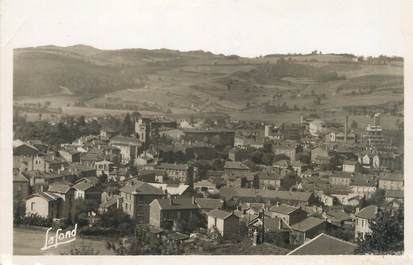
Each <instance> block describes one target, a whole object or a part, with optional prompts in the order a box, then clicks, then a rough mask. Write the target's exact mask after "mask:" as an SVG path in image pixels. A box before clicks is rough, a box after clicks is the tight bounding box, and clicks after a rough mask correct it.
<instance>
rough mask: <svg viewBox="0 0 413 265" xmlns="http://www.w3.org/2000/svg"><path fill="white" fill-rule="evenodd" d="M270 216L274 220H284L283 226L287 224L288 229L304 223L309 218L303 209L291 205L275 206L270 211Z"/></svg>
mask: <svg viewBox="0 0 413 265" xmlns="http://www.w3.org/2000/svg"><path fill="white" fill-rule="evenodd" d="M268 215H269V216H271V217H272V218H279V219H281V220H283V222H281V225H284V224H286V225H287V226H286V227H283V228H288V227H290V226H292V225H294V224H296V223H298V222H301V221H303V220H304V219H306V218H307V213H306V212H305V211H303V210H302V209H301V208H298V207H293V206H289V205H275V206H272V207H271V208H270V209H269V213H268Z"/></svg>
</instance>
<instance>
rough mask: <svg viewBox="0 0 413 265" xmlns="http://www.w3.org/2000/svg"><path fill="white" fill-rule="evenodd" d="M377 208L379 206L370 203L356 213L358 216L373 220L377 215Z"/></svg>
mask: <svg viewBox="0 0 413 265" xmlns="http://www.w3.org/2000/svg"><path fill="white" fill-rule="evenodd" d="M377 209H378V208H377V206H375V205H369V206H367V207H364V208H363V209H361V210H360V211H359V212H358V213H356V217H358V218H363V219H368V220H371V219H373V218H375V217H376V214H377Z"/></svg>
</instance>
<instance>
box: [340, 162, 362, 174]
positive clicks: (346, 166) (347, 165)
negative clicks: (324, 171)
mask: <svg viewBox="0 0 413 265" xmlns="http://www.w3.org/2000/svg"><path fill="white" fill-rule="evenodd" d="M357 170H358V169H357V161H351V160H344V161H343V172H346V173H355V172H356V171H357Z"/></svg>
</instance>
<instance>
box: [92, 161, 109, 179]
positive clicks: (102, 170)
mask: <svg viewBox="0 0 413 265" xmlns="http://www.w3.org/2000/svg"><path fill="white" fill-rule="evenodd" d="M94 167H95V169H96V175H97V176H98V177H99V176H101V175H106V176H109V173H110V172H111V171H112V168H113V163H112V162H110V161H107V160H102V161H97V162H96V163H95V164H94Z"/></svg>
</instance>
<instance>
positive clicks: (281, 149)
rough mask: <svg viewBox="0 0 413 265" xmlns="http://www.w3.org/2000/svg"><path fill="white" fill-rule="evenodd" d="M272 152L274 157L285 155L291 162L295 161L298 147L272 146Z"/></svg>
mask: <svg viewBox="0 0 413 265" xmlns="http://www.w3.org/2000/svg"><path fill="white" fill-rule="evenodd" d="M272 152H273V153H274V155H276V156H277V155H284V156H286V157H288V158H289V159H290V160H295V156H296V153H297V147H296V146H295V145H276V144H274V145H272Z"/></svg>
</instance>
